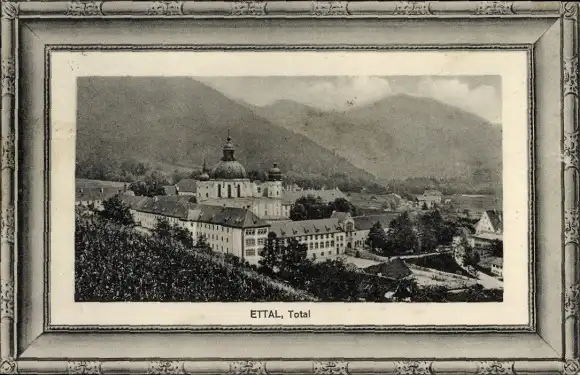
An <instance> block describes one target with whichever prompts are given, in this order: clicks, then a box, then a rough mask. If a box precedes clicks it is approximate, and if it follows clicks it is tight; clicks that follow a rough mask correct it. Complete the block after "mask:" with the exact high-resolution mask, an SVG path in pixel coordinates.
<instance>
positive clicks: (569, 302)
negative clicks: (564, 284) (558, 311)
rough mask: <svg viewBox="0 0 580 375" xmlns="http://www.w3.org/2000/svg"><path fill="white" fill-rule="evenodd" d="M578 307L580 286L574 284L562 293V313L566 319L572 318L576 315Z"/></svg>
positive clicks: (579, 305) (579, 304)
mask: <svg viewBox="0 0 580 375" xmlns="http://www.w3.org/2000/svg"><path fill="white" fill-rule="evenodd" d="M579 307H580V285H579V284H574V285H571V286H569V287H568V289H566V292H565V293H564V312H565V314H566V317H565V318H566V319H569V318H574V317H576V316H577V314H578V308H579Z"/></svg>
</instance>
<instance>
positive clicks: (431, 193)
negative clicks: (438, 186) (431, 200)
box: [423, 190, 443, 196]
mask: <svg viewBox="0 0 580 375" xmlns="http://www.w3.org/2000/svg"><path fill="white" fill-rule="evenodd" d="M423 195H425V196H442V195H443V194H441V192H440V191H439V190H425V191H424V192H423Z"/></svg>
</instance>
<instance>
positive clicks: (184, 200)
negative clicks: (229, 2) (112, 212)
mask: <svg viewBox="0 0 580 375" xmlns="http://www.w3.org/2000/svg"><path fill="white" fill-rule="evenodd" d="M132 198H146V199H125V198H123V202H126V203H127V204H129V207H131V209H133V210H135V211H140V212H147V213H151V214H156V215H163V216H168V217H175V218H178V219H182V220H187V218H188V215H189V210H190V209H191V208H193V207H195V203H191V202H189V197H184V196H178V195H173V196H171V195H170V196H159V197H153V198H150V197H132Z"/></svg>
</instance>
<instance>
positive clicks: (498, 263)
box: [489, 257, 503, 278]
mask: <svg viewBox="0 0 580 375" xmlns="http://www.w3.org/2000/svg"><path fill="white" fill-rule="evenodd" d="M489 263H490V269H491V273H493V274H494V275H496V276H498V277H500V278H503V258H498V257H494V258H492V259H491V260H490V262H489Z"/></svg>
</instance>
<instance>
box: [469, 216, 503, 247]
mask: <svg viewBox="0 0 580 375" xmlns="http://www.w3.org/2000/svg"><path fill="white" fill-rule="evenodd" d="M494 241H502V242H503V211H498V210H487V211H484V212H483V213H482V214H481V218H480V219H479V221H478V222H477V224H476V226H475V233H474V234H473V235H472V236H471V239H470V245H471V246H473V247H486V246H489V245H491V244H493V242H494Z"/></svg>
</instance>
